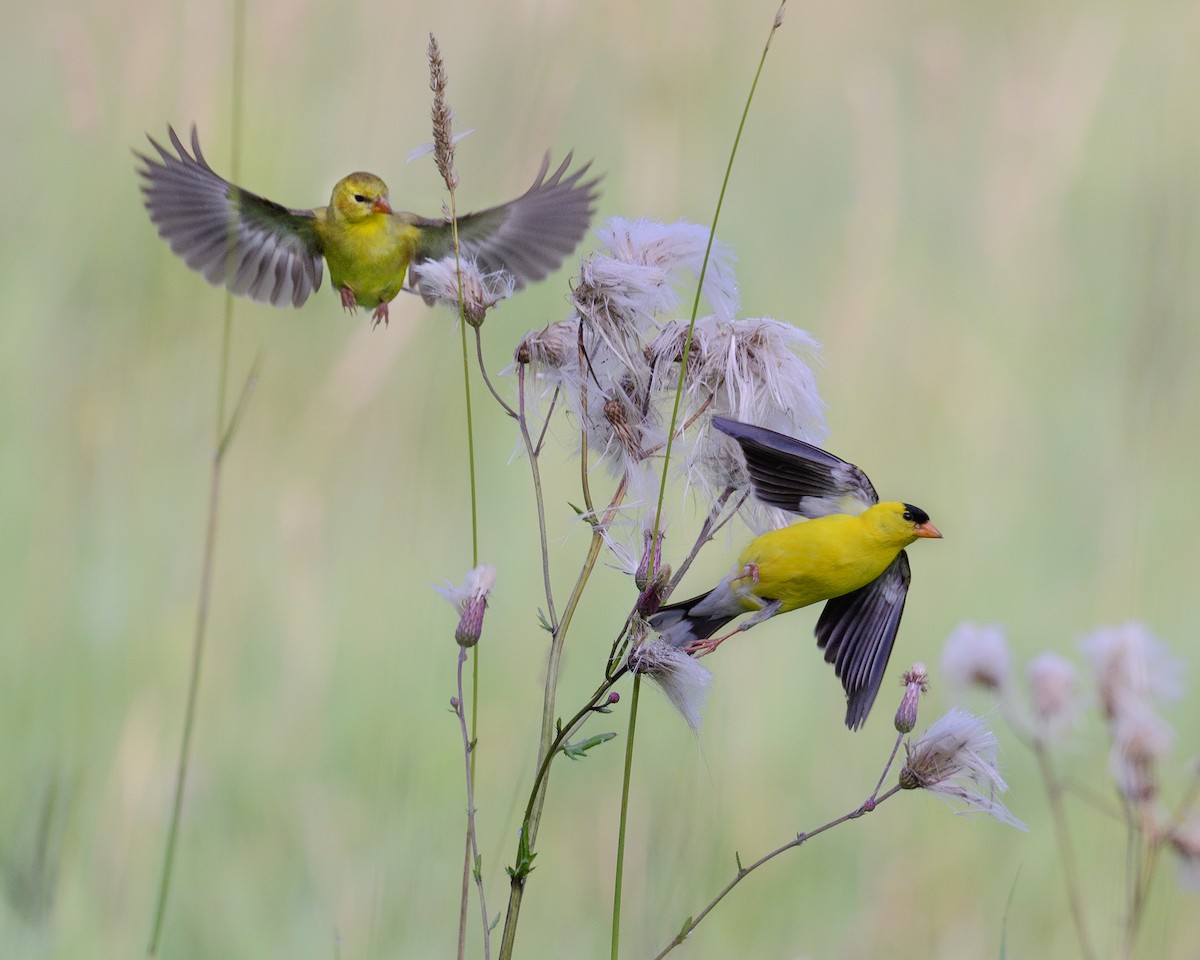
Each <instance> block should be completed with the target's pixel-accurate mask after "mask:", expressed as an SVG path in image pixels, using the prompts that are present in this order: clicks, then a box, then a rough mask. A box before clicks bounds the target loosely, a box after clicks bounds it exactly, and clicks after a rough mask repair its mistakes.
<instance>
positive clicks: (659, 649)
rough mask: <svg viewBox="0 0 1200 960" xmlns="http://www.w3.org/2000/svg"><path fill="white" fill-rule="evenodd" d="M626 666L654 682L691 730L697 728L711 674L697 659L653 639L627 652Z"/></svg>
mask: <svg viewBox="0 0 1200 960" xmlns="http://www.w3.org/2000/svg"><path fill="white" fill-rule="evenodd" d="M629 669H630V670H631V671H632V672H633V673H638V674H643V675H644V676H647V677H649V678H650V679H651V680H653V681H654V682H655V683H657V684H658V686H659V687H660V688H661V689H662V692H663V693H665V694H666V695H667V699H668V700H670V701H671V703H672V704H673V705H674V706H675V709H676V710H678V711H679V712H680V713H681V714H682V715H683V719H684V720H686V721H687V725H688V726H689V727H691V728H692V729H693V730H699V729H700V710H701V709H702V708H703V707H704V701H705V698H706V697H707V696H708V685H709V684H710V683H711V682H712V674H711V673H709V672H708V670H706V669H705V668H704V667H702V666H701V665H700V663H699V661H697V660H696V659H695V658H693V657H690V656H688V655H687V654H686V653H684V652H683V651H682V650H678V649H676V648H675V647H672V646H671V645H670V644H668V643H664V642H663V641H662V640H659V639H657V638H655V639H653V640H646V641H643V642H642V643H641V644H640V645H638V646H636V647H634V648H633V649H632V650H630V651H629Z"/></svg>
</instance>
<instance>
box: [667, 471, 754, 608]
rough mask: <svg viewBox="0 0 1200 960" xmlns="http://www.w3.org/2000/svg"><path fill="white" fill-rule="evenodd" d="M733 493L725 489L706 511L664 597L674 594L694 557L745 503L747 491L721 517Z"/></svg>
mask: <svg viewBox="0 0 1200 960" xmlns="http://www.w3.org/2000/svg"><path fill="white" fill-rule="evenodd" d="M733 493H734V490H733V487H726V488H725V489H724V490H722V491H721V494H720V496H718V497H717V499H716V500H715V501H714V503H713V505H712V509H711V510H709V511H708V516H707V517H705V518H704V523H703V524H701V525H700V532H699V534H697V536H696V542H695V543H694V544H693V545H692V549H691V550H690V551H689V552H688V555H687V556H686V557H684V558H683V562H682V563H681V564H680V565H679V568H678V569H677V570H676V571H675V572H674V574H673V575H672V577H671V581H670V583H668V584H667V589H666V591H665V594H664V595H665V596H668V597H669V596H670V595H671V594H672V593H674V592H675V589H676V588H677V587H678V586H679V584H680V583H681V582H682V580H683V577H684V575H685V574H686V573H687V572H688V569H689V568H690V567H691V565H692V563H693V562H694V561H695V559H696V557H697V556H699V554H700V548H701V547H703V546H704V545H705V544H706V543H708V541H709V540H711V539H712V538H713V535H714V534H716V532H717V531H718V530H720V529H721V528H722V527H723V526H725V524H727V523H728V522H729V521H730V520H732V519H733V518H734V517H735V516H737V512H738V510H740V509H741V507H742V504H743V503H745V502H746V498H747V497H749V496H750V491H749V490H747V491H744V492H743V493H742V495H741V497H739V498H738V502H737V503H735V504H734V505H733V507H732V508H731V509H730V511H729V512H728V513H726V514H725V516H724V517H722V516H721V512H722V510H723V509H724V507H725V503H726V501H728V500H729V498H730V497H731V496H733Z"/></svg>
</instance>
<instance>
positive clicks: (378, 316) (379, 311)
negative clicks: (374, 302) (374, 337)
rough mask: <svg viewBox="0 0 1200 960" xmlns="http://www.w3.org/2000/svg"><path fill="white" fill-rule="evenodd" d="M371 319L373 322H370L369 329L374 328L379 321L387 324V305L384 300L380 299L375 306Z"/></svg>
mask: <svg viewBox="0 0 1200 960" xmlns="http://www.w3.org/2000/svg"><path fill="white" fill-rule="evenodd" d="M371 319H372V320H374V321H375V322H374V323H372V324H371V329H372V330H374V329H375V328H376V327H377V326H379V324H380V321H382V322H383V325H384V326H385V327H386V326H387V325H388V305H387V301H386V300H381V301H380V303H379V306H377V307H376V308H375V312H374V313H373V314H371Z"/></svg>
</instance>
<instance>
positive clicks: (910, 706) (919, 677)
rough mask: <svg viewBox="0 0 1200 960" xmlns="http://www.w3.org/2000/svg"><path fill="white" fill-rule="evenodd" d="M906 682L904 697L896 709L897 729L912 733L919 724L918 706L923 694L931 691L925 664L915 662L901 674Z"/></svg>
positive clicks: (901, 680) (902, 680)
mask: <svg viewBox="0 0 1200 960" xmlns="http://www.w3.org/2000/svg"><path fill="white" fill-rule="evenodd" d="M900 682H901V683H903V684H904V697H903V699H901V701H900V707H899V709H897V710H896V730H897V731H898V732H900V733H911V732H912V728H913V727H915V726H916V725H917V707H918V706H919V705H920V701H921V694H923V693H928V692H929V673H928V671H927V670H926V669H925V664H923V663H921V662H920V661H918V662H916V663H914V664H913V665H912V666H911V667H909V668H908V670H907V671H905V673H904V674H903V676H901V678H900Z"/></svg>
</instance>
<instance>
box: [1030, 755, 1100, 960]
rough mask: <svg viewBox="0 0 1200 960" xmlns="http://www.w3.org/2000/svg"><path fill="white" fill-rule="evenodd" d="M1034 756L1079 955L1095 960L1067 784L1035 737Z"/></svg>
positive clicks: (1086, 959)
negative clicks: (1065, 795)
mask: <svg viewBox="0 0 1200 960" xmlns="http://www.w3.org/2000/svg"><path fill="white" fill-rule="evenodd" d="M1030 746H1031V748H1032V749H1033V753H1034V756H1035V757H1037V762H1038V772H1039V773H1040V774H1041V777H1042V785H1043V786H1044V788H1045V790H1046V799H1047V802H1048V803H1049V804H1050V813H1051V816H1052V817H1053V819H1054V832H1055V833H1056V834H1057V835H1058V849H1059V852H1060V853H1061V855H1062V861H1063V875H1064V877H1065V879H1066V883H1067V904H1068V906H1069V908H1070V910H1071V921H1072V923H1073V924H1074V926H1075V935H1076V936H1077V937H1078V938H1079V952H1080V954H1081V955H1082V956H1083V957H1084V958H1085V960H1093V958H1094V957H1095V955H1096V954H1095V951H1094V950H1093V949H1092V944H1091V940H1090V938H1089V937H1088V932H1087V921H1086V918H1085V916H1084V912H1083V901H1082V899H1081V898H1080V885H1079V872H1078V868H1077V867H1076V860H1075V847H1074V843H1073V842H1072V840H1071V825H1070V821H1069V820H1068V818H1067V811H1066V806H1065V804H1064V803H1063V799H1064V798H1063V784H1062V781H1061V780H1059V778H1058V775H1057V773H1056V772H1055V770H1054V764H1053V761H1052V759H1051V757H1050V751H1049V750H1048V749H1047V748H1046V743H1045V741H1044V740H1042V739H1041V737H1038V736H1034V737H1033V738H1032V740H1031V741H1030Z"/></svg>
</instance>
